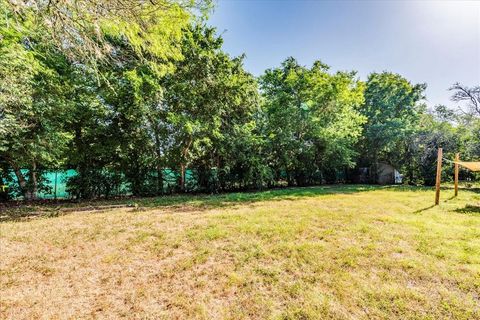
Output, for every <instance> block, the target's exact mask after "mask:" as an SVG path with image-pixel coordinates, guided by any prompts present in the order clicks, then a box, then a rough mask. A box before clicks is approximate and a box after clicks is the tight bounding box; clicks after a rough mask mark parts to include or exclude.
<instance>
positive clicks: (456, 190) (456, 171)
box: [455, 153, 460, 197]
mask: <svg viewBox="0 0 480 320" xmlns="http://www.w3.org/2000/svg"><path fill="white" fill-rule="evenodd" d="M457 161H460V153H456V154H455V162H457ZM458 169H459V168H458V163H455V197H456V196H458Z"/></svg>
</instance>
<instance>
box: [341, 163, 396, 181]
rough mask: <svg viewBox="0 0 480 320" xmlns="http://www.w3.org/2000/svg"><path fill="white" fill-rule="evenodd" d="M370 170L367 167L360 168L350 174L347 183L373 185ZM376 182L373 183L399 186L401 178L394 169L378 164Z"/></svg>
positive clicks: (385, 164) (387, 165) (384, 164)
mask: <svg viewBox="0 0 480 320" xmlns="http://www.w3.org/2000/svg"><path fill="white" fill-rule="evenodd" d="M372 169H373V167H371V168H368V167H361V168H357V169H355V170H354V171H353V172H351V175H350V177H349V181H350V182H353V183H373V182H374V181H373V180H374V175H373V173H372ZM376 177H377V178H376V181H375V182H374V183H378V184H382V185H386V184H400V183H402V181H403V176H402V175H401V174H400V172H399V171H398V170H397V169H395V167H393V166H391V165H389V164H388V163H383V162H382V163H379V164H378V167H377V174H376Z"/></svg>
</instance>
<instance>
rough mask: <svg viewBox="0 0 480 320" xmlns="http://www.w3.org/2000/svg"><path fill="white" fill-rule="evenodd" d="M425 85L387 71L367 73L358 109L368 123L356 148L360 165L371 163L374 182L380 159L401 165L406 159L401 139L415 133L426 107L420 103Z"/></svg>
mask: <svg viewBox="0 0 480 320" xmlns="http://www.w3.org/2000/svg"><path fill="white" fill-rule="evenodd" d="M425 88H426V85H425V84H415V85H414V84H411V83H410V82H409V81H408V80H407V79H405V78H403V77H402V76H400V75H398V74H394V73H390V72H382V73H372V74H370V75H369V77H368V80H367V83H366V89H365V103H364V104H363V105H362V108H361V112H362V114H363V115H364V116H365V117H366V118H367V122H366V123H365V126H364V135H363V137H362V139H361V141H360V145H359V148H360V150H361V158H360V165H362V166H372V172H373V174H372V179H373V180H374V181H376V171H377V169H376V168H377V165H378V163H379V162H387V163H389V164H392V165H395V166H401V165H403V164H404V163H403V162H404V161H408V159H406V158H405V157H404V155H405V151H406V149H405V148H406V146H405V144H404V142H405V141H406V138H407V137H409V136H410V135H411V134H413V133H414V132H415V130H416V126H417V124H418V121H419V119H420V115H421V114H422V113H423V111H424V109H425V106H424V105H423V104H421V103H420V102H421V100H422V99H423V97H424V96H423V92H424V90H425Z"/></svg>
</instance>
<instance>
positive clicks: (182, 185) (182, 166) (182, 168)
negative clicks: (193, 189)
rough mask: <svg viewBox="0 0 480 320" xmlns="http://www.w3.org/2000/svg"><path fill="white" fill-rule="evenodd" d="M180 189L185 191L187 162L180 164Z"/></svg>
mask: <svg viewBox="0 0 480 320" xmlns="http://www.w3.org/2000/svg"><path fill="white" fill-rule="evenodd" d="M180 190H181V191H185V164H184V163H182V164H180Z"/></svg>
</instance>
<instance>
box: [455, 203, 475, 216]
mask: <svg viewBox="0 0 480 320" xmlns="http://www.w3.org/2000/svg"><path fill="white" fill-rule="evenodd" d="M455 212H458V213H463V214H472V215H478V216H480V204H478V205H471V204H467V205H466V206H465V207H463V208H458V209H456V210H455Z"/></svg>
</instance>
